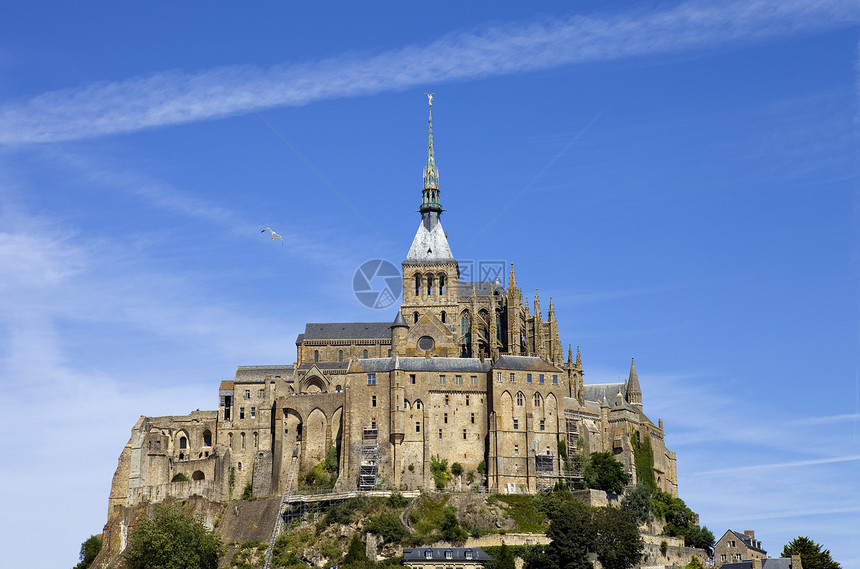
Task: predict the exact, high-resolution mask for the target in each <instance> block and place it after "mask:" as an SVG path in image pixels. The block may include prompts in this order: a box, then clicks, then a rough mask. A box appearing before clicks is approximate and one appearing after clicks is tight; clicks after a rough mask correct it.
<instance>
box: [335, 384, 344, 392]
mask: <svg viewBox="0 0 860 569" xmlns="http://www.w3.org/2000/svg"><path fill="white" fill-rule="evenodd" d="M341 390H343V387H341V386H340V385H337V386H335V388H334V392H335V393H340V392H341Z"/></svg>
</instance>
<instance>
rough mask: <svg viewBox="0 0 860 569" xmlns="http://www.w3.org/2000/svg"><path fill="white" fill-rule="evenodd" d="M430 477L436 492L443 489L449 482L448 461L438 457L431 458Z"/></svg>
mask: <svg viewBox="0 0 860 569" xmlns="http://www.w3.org/2000/svg"><path fill="white" fill-rule="evenodd" d="M430 475H431V476H433V482H435V483H436V488H437V489H438V490H442V489H443V488H445V485H446V484H448V482H449V481H450V480H451V473H450V472H449V471H448V460H447V459H444V458H439V457H438V456H431V457H430Z"/></svg>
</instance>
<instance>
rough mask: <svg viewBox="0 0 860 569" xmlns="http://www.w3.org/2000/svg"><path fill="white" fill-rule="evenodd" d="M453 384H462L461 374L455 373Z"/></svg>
mask: <svg viewBox="0 0 860 569" xmlns="http://www.w3.org/2000/svg"><path fill="white" fill-rule="evenodd" d="M454 384H455V385H463V376H462V375H455V376H454Z"/></svg>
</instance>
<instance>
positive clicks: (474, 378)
mask: <svg viewBox="0 0 860 569" xmlns="http://www.w3.org/2000/svg"><path fill="white" fill-rule="evenodd" d="M472 385H478V376H477V375H473V376H472Z"/></svg>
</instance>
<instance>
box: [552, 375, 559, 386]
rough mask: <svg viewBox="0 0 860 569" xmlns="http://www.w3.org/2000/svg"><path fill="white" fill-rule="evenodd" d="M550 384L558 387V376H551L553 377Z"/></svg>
mask: <svg viewBox="0 0 860 569" xmlns="http://www.w3.org/2000/svg"><path fill="white" fill-rule="evenodd" d="M552 384H553V385H558V376H557V375H553V376H552Z"/></svg>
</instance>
